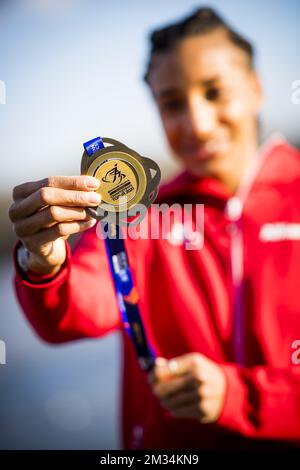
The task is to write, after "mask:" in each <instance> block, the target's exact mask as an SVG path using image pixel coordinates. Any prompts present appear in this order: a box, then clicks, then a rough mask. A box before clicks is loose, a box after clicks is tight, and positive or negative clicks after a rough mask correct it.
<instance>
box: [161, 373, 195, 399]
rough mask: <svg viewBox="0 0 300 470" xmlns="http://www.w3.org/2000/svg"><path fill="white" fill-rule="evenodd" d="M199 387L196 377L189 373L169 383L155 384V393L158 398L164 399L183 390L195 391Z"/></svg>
mask: <svg viewBox="0 0 300 470" xmlns="http://www.w3.org/2000/svg"><path fill="white" fill-rule="evenodd" d="M197 385H199V384H198V382H197V381H196V379H195V377H194V376H193V375H192V374H190V373H188V374H185V375H182V376H181V377H176V378H172V379H170V380H168V381H164V382H156V383H154V385H153V393H154V394H155V395H156V396H157V397H158V398H164V397H167V396H168V395H171V394H173V393H177V392H180V391H182V390H193V389H195V387H196V386H197Z"/></svg>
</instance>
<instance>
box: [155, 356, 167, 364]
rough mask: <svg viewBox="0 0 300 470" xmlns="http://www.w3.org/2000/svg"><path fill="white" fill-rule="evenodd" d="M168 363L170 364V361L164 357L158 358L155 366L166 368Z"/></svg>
mask: <svg viewBox="0 0 300 470" xmlns="http://www.w3.org/2000/svg"><path fill="white" fill-rule="evenodd" d="M167 363H168V361H167V359H165V358H164V357H157V358H156V359H155V364H156V365H157V366H165V365H166V364H167Z"/></svg>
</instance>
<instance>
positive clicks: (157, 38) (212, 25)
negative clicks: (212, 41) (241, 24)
mask: <svg viewBox="0 0 300 470" xmlns="http://www.w3.org/2000/svg"><path fill="white" fill-rule="evenodd" d="M216 29H223V30H224V31H225V32H226V33H227V35H228V38H229V39H230V41H231V42H232V43H233V44H235V45H236V46H237V47H239V48H240V49H242V50H243V51H244V52H245V53H246V54H247V56H248V59H249V66H250V68H252V67H253V60H254V49H253V46H252V45H251V44H250V42H249V41H247V39H245V38H243V37H242V36H241V35H240V34H239V33H237V32H236V31H234V30H233V29H232V28H231V27H230V26H229V25H228V24H227V23H226V22H225V21H224V20H223V19H222V18H221V17H220V16H219V15H218V14H217V13H216V12H215V11H214V10H213V9H212V8H208V7H203V8H199V9H198V10H196V11H195V12H194V13H193V14H192V15H190V16H188V17H186V18H184V19H183V20H181V21H179V22H177V23H172V24H170V25H168V26H165V27H163V28H161V29H157V30H155V31H153V32H152V33H151V35H150V41H151V50H150V58H149V61H148V65H147V69H146V73H145V75H144V80H145V81H146V82H147V83H149V73H150V70H151V66H152V58H153V55H154V54H156V53H163V52H169V51H171V50H172V49H174V48H175V47H176V45H177V44H178V43H179V42H180V41H181V40H182V39H184V38H187V37H191V36H197V35H201V34H206V33H210V32H211V31H214V30H216Z"/></svg>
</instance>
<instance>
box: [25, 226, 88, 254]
mask: <svg viewBox="0 0 300 470" xmlns="http://www.w3.org/2000/svg"><path fill="white" fill-rule="evenodd" d="M96 222H97V221H96V220H95V219H92V220H85V221H81V222H80V221H79V222H63V223H59V224H57V225H54V227H51V228H48V229H45V230H41V231H40V232H38V233H36V234H35V235H32V236H30V237H24V238H23V239H22V241H23V243H24V245H25V246H26V248H27V249H28V250H29V251H30V252H32V253H35V254H40V248H41V247H42V246H43V245H45V244H46V243H49V242H53V241H55V240H57V239H58V238H64V237H66V238H67V237H68V236H70V235H72V234H74V233H79V232H83V231H84V230H87V229H88V228H91V227H92V226H93V225H95V223H96Z"/></svg>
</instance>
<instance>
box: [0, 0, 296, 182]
mask: <svg viewBox="0 0 300 470" xmlns="http://www.w3.org/2000/svg"><path fill="white" fill-rule="evenodd" d="M207 4H209V5H211V6H215V7H216V8H217V9H218V10H219V12H220V13H222V14H223V15H224V16H225V18H227V19H228V20H230V22H231V23H232V25H233V26H234V27H235V28H237V29H238V30H240V31H241V32H243V33H244V34H245V35H246V36H248V37H249V38H250V39H251V40H252V41H253V42H254V44H255V46H256V47H257V49H258V61H257V65H258V69H259V71H260V73H261V76H262V79H263V84H264V90H265V95H266V98H265V108H264V112H263V122H264V127H265V131H266V133H269V132H271V131H272V130H276V129H278V130H281V131H282V132H284V133H285V134H286V135H287V136H288V137H289V138H290V139H292V140H296V136H297V135H299V123H300V105H298V106H297V105H293V104H292V103H291V84H292V82H293V80H296V79H300V46H299V44H300V29H299V18H300V2H299V0H287V1H282V0H266V1H264V2H262V1H258V0H254V1H251V2H249V1H245V0H223V1H212V2H201V1H199V2H195V1H189V0H165V1H162V0H160V1H159V0H151V1H150V0H149V1H148V0H147V1H146V0H140V1H137V0H123V1H120V0H111V1H110V2H107V1H103V0H98V1H96V0H85V1H84V0H11V1H8V0H2V1H1V2H0V58H1V60H0V80H3V81H4V82H5V84H6V92H7V96H6V104H5V105H0V152H1V161H2V162H5V169H4V170H2V171H1V174H0V178H1V188H2V189H4V190H6V189H8V187H9V186H12V185H14V184H17V183H19V182H22V181H25V180H30V179H36V178H41V177H44V176H46V175H50V174H68V173H69V174H71V173H72V174H78V173H79V165H80V158H81V154H82V143H83V142H84V141H85V140H88V139H89V138H92V137H94V136H96V135H99V134H100V135H104V136H110V137H114V138H117V139H120V140H122V141H124V143H126V144H128V145H129V146H131V147H134V148H136V150H138V151H139V152H140V153H142V154H145V155H148V156H150V157H153V158H156V159H157V160H158V161H159V162H167V161H170V155H169V151H168V148H167V146H166V143H165V141H164V137H163V133H162V130H161V128H160V122H159V118H158V115H157V114H156V110H155V107H154V105H153V103H152V101H151V98H150V95H149V92H148V90H147V88H146V87H145V85H144V84H143V83H142V81H141V76H142V74H143V70H144V64H145V61H146V58H147V51H148V43H147V37H148V33H149V31H150V30H151V29H152V28H154V27H156V26H159V25H162V24H164V23H165V22H168V21H170V20H173V19H176V18H179V17H180V16H181V15H183V14H187V13H189V12H190V11H192V10H193V9H194V8H196V7H197V6H200V5H207ZM299 137H300V135H299ZM2 164H3V163H2Z"/></svg>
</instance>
